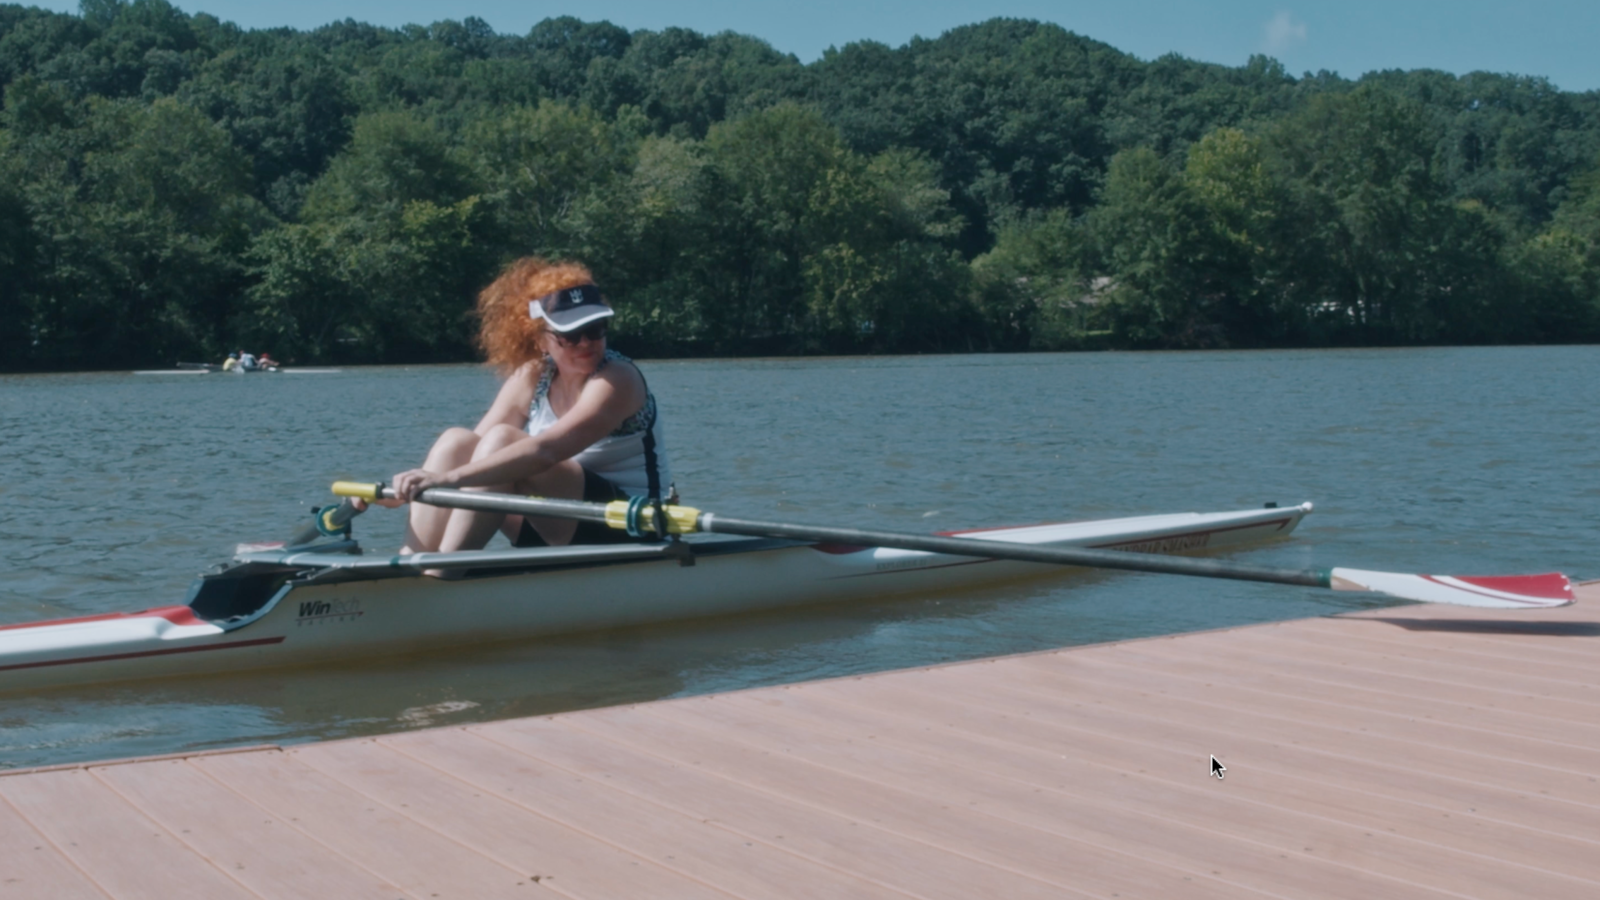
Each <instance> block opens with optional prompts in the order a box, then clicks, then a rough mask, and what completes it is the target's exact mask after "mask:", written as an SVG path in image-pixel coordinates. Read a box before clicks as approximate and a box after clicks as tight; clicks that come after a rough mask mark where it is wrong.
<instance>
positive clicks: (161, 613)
mask: <svg viewBox="0 0 1600 900" xmlns="http://www.w3.org/2000/svg"><path fill="white" fill-rule="evenodd" d="M148 616H157V617H159V618H162V619H166V620H167V621H168V622H171V623H172V624H174V625H204V624H206V623H205V621H204V620H203V619H199V618H196V617H195V614H194V610H192V609H190V608H189V607H187V606H158V607H156V608H155V609H146V610H142V611H140V612H116V613H101V614H99V615H97V616H78V617H77V618H73V619H46V620H45V621H43V622H23V623H21V624H18V625H0V631H11V630H13V629H16V628H43V627H45V626H46V625H77V624H79V623H81V622H105V621H107V620H110V619H142V618H146V617H148Z"/></svg>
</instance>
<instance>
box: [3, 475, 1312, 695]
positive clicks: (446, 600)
mask: <svg viewBox="0 0 1600 900" xmlns="http://www.w3.org/2000/svg"><path fill="white" fill-rule="evenodd" d="M1310 511H1311V504H1309V503H1306V504H1302V505H1300V506H1295V507H1288V508H1284V509H1278V508H1268V509H1256V510H1246V511H1240V512H1223V513H1177V514H1169V515H1157V516H1138V517H1133V518H1124V519H1104V520H1097V521H1089V522H1067V523H1059V524H1049V525H1031V526H1025V527H1018V528H1002V529H988V530H980V531H970V532H956V533H957V534H960V535H961V536H963V537H969V538H974V539H978V540H986V541H1004V542H1010V543H1022V544H1033V545H1038V546H1054V547H1098V548H1104V549H1115V550H1125V551H1133V552H1142V553H1181V552H1189V551H1197V550H1211V549H1217V548H1226V547H1232V546H1237V545H1240V544H1246V543H1251V542H1257V541H1263V540H1268V539H1271V538H1275V537H1281V536H1284V535H1287V534H1289V533H1290V532H1292V531H1293V530H1294V528H1295V526H1297V525H1299V524H1300V520H1301V518H1302V517H1304V516H1305V514H1306V513H1308V512H1310ZM425 568H426V569H436V568H442V569H449V570H454V571H455V572H457V573H460V574H462V575H463V577H461V578H459V579H456V580H444V579H438V578H432V577H427V576H424V575H422V574H420V573H421V570H422V569H425ZM1059 569H1060V567H1057V566H1050V565H1043V564H1039V563H1029V562H1013V561H1006V560H993V559H973V558H971V557H962V556H950V555H945V554H939V553H927V552H922V551H915V550H895V549H886V548H882V547H849V546H839V545H829V544H811V543H801V542H795V541H781V540H770V539H763V538H730V537H726V536H720V535H705V536H694V537H690V538H686V539H684V540H683V541H680V542H673V543H668V544H622V545H607V546H591V547H546V548H537V549H509V550H483V551H473V552H464V553H428V554H416V555H413V556H407V557H395V556H385V555H379V554H362V553H360V551H359V549H358V548H357V547H356V545H355V543H354V542H353V541H335V542H332V543H329V544H325V545H322V546H319V547H317V548H315V549H314V550H312V549H302V548H290V549H282V548H272V549H250V547H249V545H245V546H243V547H241V549H240V552H239V553H238V555H237V556H236V557H235V559H234V561H233V563H231V564H229V565H227V566H224V567H222V568H221V570H219V571H217V572H214V573H211V574H208V575H203V576H201V577H200V578H199V579H198V580H197V581H196V582H195V584H194V586H193V587H192V588H191V589H190V593H189V599H188V605H186V606H167V607H159V608H156V609H149V610H145V611H143V612H137V613H113V614H110V615H102V616H88V617H84V618H78V619H60V620H55V621H46V622H35V623H27V624H22V625H9V626H4V627H0V692H4V691H14V690H21V689H29V688H38V687H47V686H61V685H73V684H90V683H95V682H103V681H120V680H128V679H137V678H156V677H165V676H173V675H185V674H196V673H209V672H225V671H229V672H231V671H242V670H248V669H257V668H269V667H277V666H293V665H301V664H307V663H315V662H317V661H321V660H336V659H337V660H345V659H350V658H352V657H359V656H364V655H376V654H383V653H394V652H403V651H409V650H415V649H419V648H435V647H448V646H452V645H461V644H470V643H476V642H483V641H491V640H495V641H499V640H507V639H516V638H527V637H536V636H544V635H555V634H567V633H573V632H581V631H591V630H597V629H603V628H615V627H623V626H630V625H644V624H649V623H653V622H663V621H670V620H675V619H691V618H698V617H704V616H715V615H725V614H730V613H743V612H754V611H761V610H771V609H780V608H784V607H792V606H800V605H804V604H811V603H831V602H839V601H846V600H854V599H860V598H865V597H877V596H884V595H889V594H897V593H907V592H918V591H933V590H944V589H949V588H959V587H971V586H974V585H979V584H983V583H989V582H996V581H1004V580H1007V579H1012V578H1018V577H1026V576H1028V575H1035V574H1041V573H1044V572H1048V571H1052V570H1057V571H1059Z"/></svg>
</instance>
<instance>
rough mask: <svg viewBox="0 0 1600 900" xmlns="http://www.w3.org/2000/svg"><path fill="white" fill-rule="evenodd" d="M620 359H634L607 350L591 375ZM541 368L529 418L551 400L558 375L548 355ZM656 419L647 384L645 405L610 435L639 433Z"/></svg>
mask: <svg viewBox="0 0 1600 900" xmlns="http://www.w3.org/2000/svg"><path fill="white" fill-rule="evenodd" d="M618 359H620V360H622V361H623V362H625V363H632V362H633V360H631V359H629V358H628V357H626V356H623V355H622V354H621V353H618V352H617V351H615V350H607V351H606V355H605V356H604V357H603V358H601V360H600V365H598V366H595V368H594V374H592V375H590V376H589V377H590V378H593V377H594V375H596V374H599V373H600V370H601V369H604V368H605V367H606V366H608V365H610V364H611V362H612V361H613V360H618ZM540 368H542V369H543V370H544V371H543V372H541V373H540V374H539V386H538V387H536V388H534V391H533V402H532V403H530V404H528V418H529V419H532V418H533V417H534V415H535V414H536V413H538V411H539V406H540V405H541V404H543V403H547V402H549V394H550V382H551V381H553V380H554V379H555V376H556V361H555V360H553V359H551V358H550V357H548V356H546V357H545V358H544V364H543V365H542V366H540ZM655 420H656V395H655V394H652V393H651V392H650V388H649V386H648V385H646V386H645V391H644V405H643V406H641V407H639V411H638V412H636V413H634V414H633V415H631V416H629V417H627V418H626V419H623V420H622V424H621V425H618V426H617V427H616V429H615V430H614V431H612V432H611V434H610V437H622V436H624V435H629V434H637V433H638V432H641V431H644V430H646V429H648V428H649V427H650V426H651V425H652V424H654V423H655Z"/></svg>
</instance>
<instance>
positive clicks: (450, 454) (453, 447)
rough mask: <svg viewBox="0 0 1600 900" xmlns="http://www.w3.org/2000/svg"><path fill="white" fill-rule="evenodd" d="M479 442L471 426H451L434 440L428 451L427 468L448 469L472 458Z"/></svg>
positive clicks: (424, 466)
mask: <svg viewBox="0 0 1600 900" xmlns="http://www.w3.org/2000/svg"><path fill="white" fill-rule="evenodd" d="M478 443H479V439H478V435H477V434H476V433H475V432H473V431H472V429H470V428H450V429H446V431H445V432H444V434H441V435H439V439H438V440H436V441H434V442H433V449H431V450H429V451H428V461H427V462H426V463H424V464H423V468H425V469H448V468H454V467H456V466H459V465H461V464H462V463H464V462H467V461H468V460H470V459H472V455H473V453H474V451H476V450H477V447H478Z"/></svg>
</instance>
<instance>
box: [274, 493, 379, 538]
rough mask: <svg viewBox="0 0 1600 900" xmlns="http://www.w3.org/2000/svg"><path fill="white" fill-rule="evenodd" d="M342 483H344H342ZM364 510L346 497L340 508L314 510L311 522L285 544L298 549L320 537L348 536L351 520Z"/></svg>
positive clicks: (304, 525) (326, 507)
mask: <svg viewBox="0 0 1600 900" xmlns="http://www.w3.org/2000/svg"><path fill="white" fill-rule="evenodd" d="M341 483H342V482H341ZM361 513H362V510H360V509H357V508H356V505H355V503H354V502H352V501H351V500H350V498H349V497H346V498H345V499H344V500H343V501H342V502H341V503H340V504H339V505H338V506H324V507H323V508H321V509H316V510H312V512H311V521H309V522H306V523H304V524H302V525H301V526H300V527H299V528H296V529H295V531H294V535H293V536H291V537H290V538H289V540H288V541H286V542H285V546H289V547H298V546H300V545H302V544H309V543H311V542H312V541H314V540H316V539H317V538H319V537H337V536H339V535H343V534H348V533H349V531H350V528H349V525H350V520H351V519H354V518H355V517H356V516H359V515H361Z"/></svg>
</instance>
